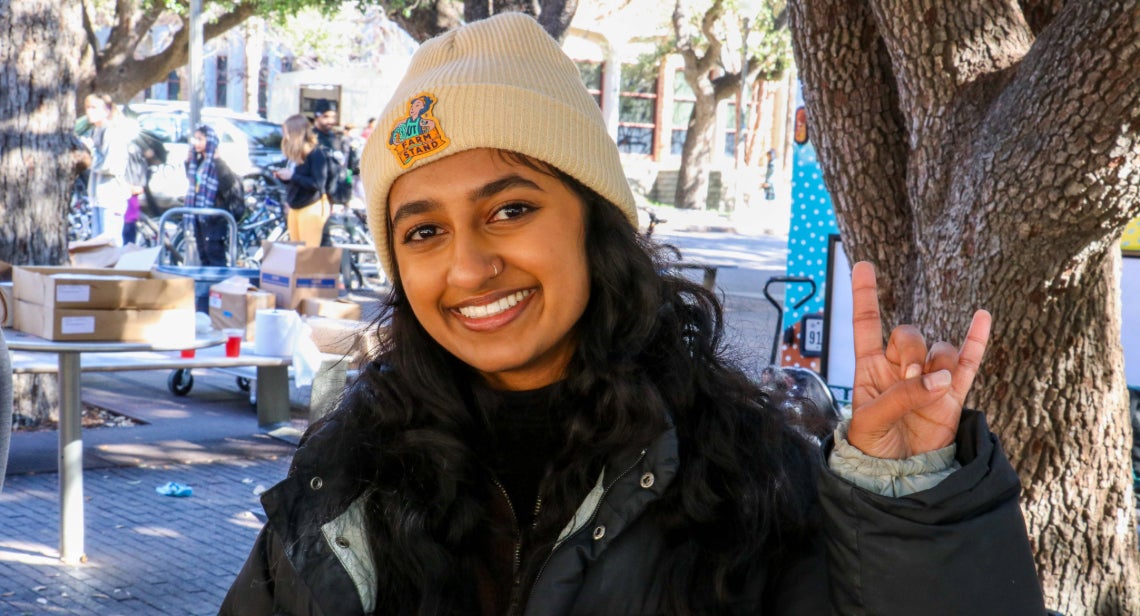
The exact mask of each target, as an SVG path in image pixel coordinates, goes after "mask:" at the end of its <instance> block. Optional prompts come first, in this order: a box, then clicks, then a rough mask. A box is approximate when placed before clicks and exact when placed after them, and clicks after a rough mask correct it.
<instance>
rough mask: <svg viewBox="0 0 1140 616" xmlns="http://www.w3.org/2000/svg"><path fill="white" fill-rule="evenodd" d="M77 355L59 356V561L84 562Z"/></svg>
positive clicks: (81, 431)
mask: <svg viewBox="0 0 1140 616" xmlns="http://www.w3.org/2000/svg"><path fill="white" fill-rule="evenodd" d="M79 377H80V370H79V353H76V352H72V351H61V352H60V353H59V502H60V512H59V557H60V560H62V561H63V562H65V563H68V564H76V563H81V562H86V561H87V554H85V553H84V547H83V546H84V528H83V526H84V523H83V409H82V405H81V403H80V389H79Z"/></svg>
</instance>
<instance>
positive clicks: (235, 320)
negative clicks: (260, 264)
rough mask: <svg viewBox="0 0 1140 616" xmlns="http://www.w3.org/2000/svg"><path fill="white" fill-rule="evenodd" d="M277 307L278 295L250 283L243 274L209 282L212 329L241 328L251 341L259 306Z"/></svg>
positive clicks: (264, 307)
mask: <svg viewBox="0 0 1140 616" xmlns="http://www.w3.org/2000/svg"><path fill="white" fill-rule="evenodd" d="M276 307H277V296H276V295H274V294H272V293H269V292H266V291H262V290H260V289H258V288H257V287H255V286H253V285H251V284H249V279H248V278H246V277H245V276H233V277H231V278H227V279H225V280H223V281H221V282H219V283H217V284H215V285H211V286H210V299H209V312H210V324H211V325H213V326H214V329H227V328H243V329H245V339H246V341H247V342H253V340H254V336H255V335H256V334H255V330H256V328H255V327H254V325H255V323H256V321H255V316H256V314H257V311H258V310H272V309H273V308H276Z"/></svg>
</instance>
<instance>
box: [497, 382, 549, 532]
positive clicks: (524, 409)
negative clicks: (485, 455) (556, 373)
mask: <svg viewBox="0 0 1140 616" xmlns="http://www.w3.org/2000/svg"><path fill="white" fill-rule="evenodd" d="M496 394H497V397H496V402H497V403H498V404H497V405H495V406H493V408H491V409H489V410H488V412H487V422H488V431H489V433H490V437H491V443H490V445H491V456H490V458H489V460H488V461H489V464H490V467H491V471H492V472H493V473H494V474H495V477H496V478H497V479H498V480H499V483H501V484H502V486H503V489H504V490H506V492H507V495H508V496H509V497H510V500H511V504H512V506H513V507H514V511H515V517H516V519H517V521H518V524H519V528H520V529H524V528H527V527H528V526H530V524H531V522H532V521H533V519H534V510H535V503H536V502H537V500H538V484H539V483H540V482H541V481H542V478H543V476H545V475H546V470H547V467H548V466H549V465H550V462H551V461H552V460H553V459H554V457H555V456H557V455H558V453H559V452H560V451H561V450H562V446H563V445H565V443H566V429H565V425H564V422H563V419H564V418H565V417H566V414H567V400H566V395H565V392H564V389H563V387H562V384H561V383H554V384H553V385H548V386H546V387H543V388H541V389H534V390H530V391H500V392H496Z"/></svg>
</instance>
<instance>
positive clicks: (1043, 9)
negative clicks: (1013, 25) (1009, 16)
mask: <svg viewBox="0 0 1140 616" xmlns="http://www.w3.org/2000/svg"><path fill="white" fill-rule="evenodd" d="M1019 4H1021V12H1022V14H1024V15H1025V22H1026V23H1027V24H1029V29H1030V30H1032V31H1033V35H1034V36H1036V35H1038V34H1041V31H1042V30H1044V29H1045V26H1048V25H1049V23H1050V22H1052V21H1053V18H1054V17H1056V16H1057V13H1060V12H1061V8H1062V7H1064V6H1065V0H1020V1H1019Z"/></svg>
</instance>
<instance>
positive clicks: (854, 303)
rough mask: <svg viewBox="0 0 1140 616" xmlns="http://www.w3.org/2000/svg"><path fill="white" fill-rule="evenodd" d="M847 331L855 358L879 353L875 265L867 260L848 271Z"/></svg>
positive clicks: (880, 335)
mask: <svg viewBox="0 0 1140 616" xmlns="http://www.w3.org/2000/svg"><path fill="white" fill-rule="evenodd" d="M851 328H852V334H853V337H854V339H855V359H861V358H863V357H868V356H870V355H878V354H881V353H882V352H883V319H882V316H881V315H880V314H879V286H878V284H877V283H876V281H875V266H873V265H871V264H870V263H869V262H867V261H860V262H858V263H856V264H855V266H854V267H852V268H851Z"/></svg>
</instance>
